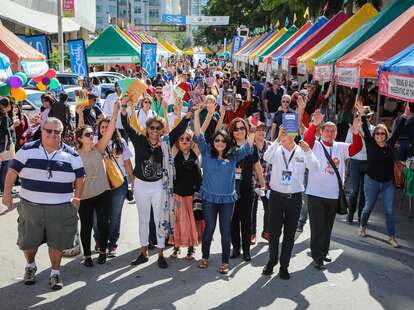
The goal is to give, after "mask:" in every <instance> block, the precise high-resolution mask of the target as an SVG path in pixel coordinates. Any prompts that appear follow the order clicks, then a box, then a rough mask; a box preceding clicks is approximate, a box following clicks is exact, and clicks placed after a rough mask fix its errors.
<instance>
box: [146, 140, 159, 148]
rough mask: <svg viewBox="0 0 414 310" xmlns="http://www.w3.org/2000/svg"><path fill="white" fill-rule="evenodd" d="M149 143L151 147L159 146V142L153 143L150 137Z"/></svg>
mask: <svg viewBox="0 0 414 310" xmlns="http://www.w3.org/2000/svg"><path fill="white" fill-rule="evenodd" d="M147 141H148V144H149V145H150V147H151V149H155V148H156V147H157V146H158V142H156V143H152V142H151V141H150V140H149V139H147Z"/></svg>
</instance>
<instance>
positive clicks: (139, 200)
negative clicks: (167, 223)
mask: <svg viewBox="0 0 414 310" xmlns="http://www.w3.org/2000/svg"><path fill="white" fill-rule="evenodd" d="M134 195H135V202H136V204H137V209H138V220H139V240H140V244H141V247H143V246H147V245H148V234H149V222H150V215H151V206H152V209H153V212H154V222H155V228H156V231H157V243H158V247H159V248H161V249H163V248H164V247H165V238H160V237H159V235H158V230H159V227H158V223H159V221H160V210H161V202H162V180H159V181H156V182H145V181H142V180H139V179H137V178H135V189H134Z"/></svg>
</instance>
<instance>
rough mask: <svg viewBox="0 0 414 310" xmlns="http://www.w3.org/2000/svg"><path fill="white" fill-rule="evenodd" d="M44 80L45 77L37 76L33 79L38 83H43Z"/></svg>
mask: <svg viewBox="0 0 414 310" xmlns="http://www.w3.org/2000/svg"><path fill="white" fill-rule="evenodd" d="M42 79H43V76H36V77H34V78H33V80H35V81H36V82H37V83H39V82H41V81H42Z"/></svg>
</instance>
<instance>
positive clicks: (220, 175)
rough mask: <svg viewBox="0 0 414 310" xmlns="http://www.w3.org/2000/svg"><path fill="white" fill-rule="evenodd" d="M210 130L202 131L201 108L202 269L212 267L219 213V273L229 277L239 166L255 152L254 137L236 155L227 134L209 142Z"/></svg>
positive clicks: (197, 121) (219, 133) (197, 114)
mask: <svg viewBox="0 0 414 310" xmlns="http://www.w3.org/2000/svg"><path fill="white" fill-rule="evenodd" d="M210 105H212V103H210ZM213 111H214V110H213V109H209V112H208V118H210V119H211V118H212V117H213ZM206 127H208V125H205V124H203V130H201V129H200V109H197V110H196V111H195V116H194V138H195V141H196V142H197V144H198V146H199V148H200V152H201V154H202V162H203V164H202V166H203V181H202V186H201V189H200V194H201V198H202V200H203V210H204V219H205V224H206V227H205V231H204V234H203V242H202V259H201V261H200V264H199V267H200V268H203V269H205V268H207V267H208V259H209V256H210V245H211V240H212V238H213V234H214V230H215V227H216V220H217V214H218V215H219V219H220V234H221V247H222V255H221V265H220V268H219V272H220V273H222V274H227V273H228V271H229V256H230V241H231V219H232V215H233V210H234V203H235V201H236V200H237V193H236V190H235V173H236V164H237V162H238V161H240V160H242V159H243V158H244V157H246V156H247V155H249V154H251V153H252V151H253V148H252V146H253V141H254V134H250V135H249V138H248V139H247V142H245V144H244V145H243V146H242V147H240V148H239V149H237V150H235V151H233V152H232V143H231V138H230V136H229V135H228V134H227V132H226V131H223V130H218V131H215V132H214V134H213V135H212V140H211V143H207V142H206V140H205V138H204V132H205V128H206Z"/></svg>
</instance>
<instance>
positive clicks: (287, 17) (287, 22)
mask: <svg viewBox="0 0 414 310" xmlns="http://www.w3.org/2000/svg"><path fill="white" fill-rule="evenodd" d="M287 26H289V16H286V19H285V27H287Z"/></svg>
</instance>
